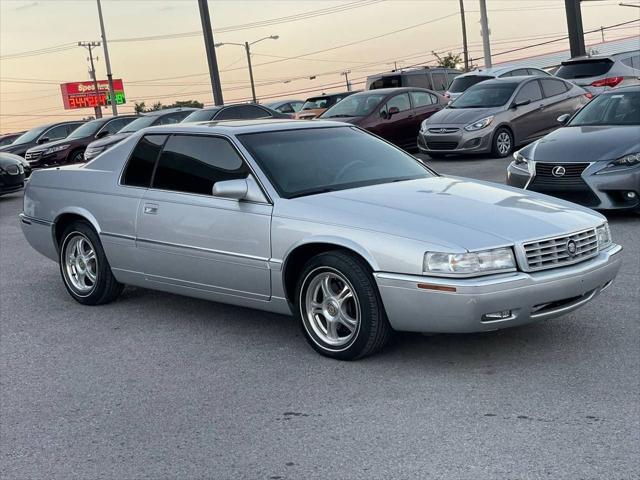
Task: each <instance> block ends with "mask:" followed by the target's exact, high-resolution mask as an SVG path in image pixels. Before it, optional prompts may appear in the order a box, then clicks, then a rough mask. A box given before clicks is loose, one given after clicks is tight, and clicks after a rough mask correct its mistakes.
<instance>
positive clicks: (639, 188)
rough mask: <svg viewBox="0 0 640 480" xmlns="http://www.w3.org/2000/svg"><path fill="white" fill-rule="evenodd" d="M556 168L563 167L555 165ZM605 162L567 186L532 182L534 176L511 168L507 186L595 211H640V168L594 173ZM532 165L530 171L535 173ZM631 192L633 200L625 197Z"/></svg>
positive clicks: (556, 182) (557, 181)
mask: <svg viewBox="0 0 640 480" xmlns="http://www.w3.org/2000/svg"><path fill="white" fill-rule="evenodd" d="M558 164H559V165H567V164H563V163H562V162H558ZM605 164H606V162H595V163H592V164H591V165H589V167H587V168H586V169H585V170H584V172H582V175H581V176H580V178H581V180H582V182H578V183H576V182H573V183H571V184H567V183H566V182H565V181H564V180H563V179H562V178H557V179H553V178H549V177H547V178H545V181H544V182H538V181H535V174H532V173H531V172H527V171H524V170H522V169H520V168H516V167H514V166H513V162H512V163H511V164H510V165H509V167H508V168H507V185H509V186H512V187H518V188H524V189H526V190H531V191H534V192H540V193H544V194H547V195H551V196H554V197H558V198H562V199H564V200H568V201H571V202H575V203H579V204H581V205H584V206H587V207H589V208H594V209H596V210H607V211H613V210H619V211H625V210H640V167H634V168H629V169H627V170H625V171H620V172H616V173H604V174H596V172H598V171H600V170H601V169H602V168H603V167H604V166H605ZM535 170H536V167H535V162H533V165H532V167H531V171H533V172H535ZM628 192H634V193H635V196H634V197H631V198H630V197H628V196H627V193H628Z"/></svg>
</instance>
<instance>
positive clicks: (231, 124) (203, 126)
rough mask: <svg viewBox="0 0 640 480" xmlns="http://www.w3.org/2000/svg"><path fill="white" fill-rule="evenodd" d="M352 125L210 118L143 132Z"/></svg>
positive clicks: (251, 130) (225, 132)
mask: <svg viewBox="0 0 640 480" xmlns="http://www.w3.org/2000/svg"><path fill="white" fill-rule="evenodd" d="M329 127H352V125H350V124H348V123H344V122H334V121H328V120H313V121H309V120H292V119H286V118H283V119H256V120H218V121H216V120H212V121H210V122H198V123H173V124H171V125H160V126H157V127H148V128H145V129H143V130H141V131H144V132H145V133H150V132H154V133H161V132H165V133H210V134H212V133H217V134H223V135H242V134H244V133H259V132H274V131H281V130H302V129H305V130H306V129H310V128H329Z"/></svg>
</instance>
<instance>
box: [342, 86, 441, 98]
mask: <svg viewBox="0 0 640 480" xmlns="http://www.w3.org/2000/svg"><path fill="white" fill-rule="evenodd" d="M403 92H428V93H433V94H435V95H437V93H436V92H432V91H431V90H428V89H426V88H420V87H389V88H374V89H373V90H365V91H363V92H357V93H355V94H354V96H355V95H376V94H383V95H392V94H394V93H403Z"/></svg>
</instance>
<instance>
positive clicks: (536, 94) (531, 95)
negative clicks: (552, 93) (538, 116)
mask: <svg viewBox="0 0 640 480" xmlns="http://www.w3.org/2000/svg"><path fill="white" fill-rule="evenodd" d="M527 100H529V101H530V102H535V101H536V100H542V92H541V91H540V84H539V83H538V81H533V82H529V83H525V84H524V85H523V86H522V88H521V89H520V91H519V92H518V94H517V95H516V99H515V101H516V102H526V101H527Z"/></svg>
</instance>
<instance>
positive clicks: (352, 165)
mask: <svg viewBox="0 0 640 480" xmlns="http://www.w3.org/2000/svg"><path fill="white" fill-rule="evenodd" d="M239 139H240V141H241V142H242V144H243V145H244V146H245V147H246V148H247V150H249V152H250V153H251V155H252V156H253V158H254V159H255V160H256V162H258V164H259V165H260V168H261V169H262V170H263V171H264V172H265V174H266V175H267V176H268V177H269V179H270V180H271V183H272V184H273V186H274V187H275V188H276V190H277V191H278V193H279V194H280V196H281V197H284V198H294V197H302V196H306V195H314V194H318V193H324V192H331V191H336V190H345V189H349V188H357V187H363V186H366V185H375V184H380V183H390V182H398V181H403V180H412V179H416V178H425V177H430V176H433V175H434V174H433V173H432V172H431V171H430V170H428V169H427V167H425V166H424V165H423V164H422V163H420V162H419V161H418V160H416V159H415V158H413V157H412V156H411V155H408V154H407V153H405V152H403V151H402V150H400V149H398V148H396V147H394V146H392V145H390V144H388V143H386V142H385V141H383V140H380V139H379V138H377V137H374V136H372V135H370V134H368V133H366V132H363V131H362V130H359V129H357V128H353V127H334V128H331V127H330V128H308V129H300V130H284V131H277V132H262V133H250V134H244V135H239Z"/></svg>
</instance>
